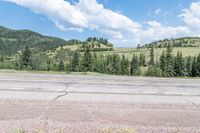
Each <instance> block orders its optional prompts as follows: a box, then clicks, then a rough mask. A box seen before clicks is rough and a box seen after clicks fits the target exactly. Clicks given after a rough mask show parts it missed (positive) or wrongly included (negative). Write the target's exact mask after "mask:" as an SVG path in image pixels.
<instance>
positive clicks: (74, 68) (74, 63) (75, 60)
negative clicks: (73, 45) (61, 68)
mask: <svg viewBox="0 0 200 133" xmlns="http://www.w3.org/2000/svg"><path fill="white" fill-rule="evenodd" d="M79 63H80V59H79V53H78V52H76V53H75V54H74V57H73V59H72V64H71V71H73V72H78V71H79Z"/></svg>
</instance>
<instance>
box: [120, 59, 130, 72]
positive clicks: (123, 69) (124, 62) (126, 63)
mask: <svg viewBox="0 0 200 133" xmlns="http://www.w3.org/2000/svg"><path fill="white" fill-rule="evenodd" d="M121 74H122V75H129V61H128V59H126V58H125V56H124V55H123V56H122V60H121Z"/></svg>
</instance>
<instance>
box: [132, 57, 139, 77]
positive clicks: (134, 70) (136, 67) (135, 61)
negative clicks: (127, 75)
mask: <svg viewBox="0 0 200 133" xmlns="http://www.w3.org/2000/svg"><path fill="white" fill-rule="evenodd" d="M138 70H139V60H138V57H137V56H136V55H135V54H134V55H133V58H132V61H131V75H133V76H136V75H137V74H138Z"/></svg>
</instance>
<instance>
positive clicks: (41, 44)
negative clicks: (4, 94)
mask: <svg viewBox="0 0 200 133" xmlns="http://www.w3.org/2000/svg"><path fill="white" fill-rule="evenodd" d="M26 45H27V46H29V48H30V49H31V50H32V51H33V52H35V53H37V52H44V51H47V50H55V49H59V48H60V47H62V46H63V47H65V48H69V49H71V50H77V49H83V48H84V47H85V46H86V45H89V46H90V47H91V49H92V50H93V51H108V50H112V47H113V45H112V44H111V43H109V42H108V40H107V39H104V38H96V37H90V38H88V39H87V40H86V41H80V40H75V39H72V40H69V41H66V40H63V39H60V38H57V37H49V36H44V35H41V34H39V33H36V32H33V31H30V30H12V29H9V28H5V27H2V26H0V53H3V54H4V55H14V54H16V53H17V52H19V51H21V50H23V49H24V48H25V46H26Z"/></svg>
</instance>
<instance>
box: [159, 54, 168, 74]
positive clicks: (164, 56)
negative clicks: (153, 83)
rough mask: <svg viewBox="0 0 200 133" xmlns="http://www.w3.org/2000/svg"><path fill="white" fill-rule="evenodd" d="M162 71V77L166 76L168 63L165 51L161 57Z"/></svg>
mask: <svg viewBox="0 0 200 133" xmlns="http://www.w3.org/2000/svg"><path fill="white" fill-rule="evenodd" d="M160 69H161V70H162V75H163V76H166V69H167V62H166V55H165V51H163V52H162V55H161V56H160Z"/></svg>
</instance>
